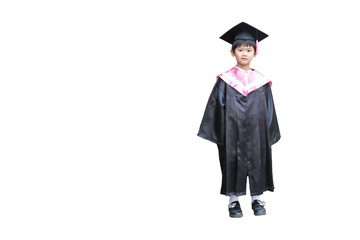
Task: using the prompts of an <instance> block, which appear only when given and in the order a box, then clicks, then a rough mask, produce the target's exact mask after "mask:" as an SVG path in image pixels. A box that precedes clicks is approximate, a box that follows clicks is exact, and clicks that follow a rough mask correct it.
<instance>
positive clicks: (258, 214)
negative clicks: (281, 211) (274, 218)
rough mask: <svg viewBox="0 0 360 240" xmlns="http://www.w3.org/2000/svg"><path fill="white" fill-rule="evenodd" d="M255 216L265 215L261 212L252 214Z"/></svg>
mask: <svg viewBox="0 0 360 240" xmlns="http://www.w3.org/2000/svg"><path fill="white" fill-rule="evenodd" d="M254 215H255V216H263V215H266V212H262V213H254Z"/></svg>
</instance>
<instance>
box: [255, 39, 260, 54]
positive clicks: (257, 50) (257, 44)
mask: <svg viewBox="0 0 360 240" xmlns="http://www.w3.org/2000/svg"><path fill="white" fill-rule="evenodd" d="M255 47H256V52H255V54H256V55H258V53H259V41H258V40H256V45H255Z"/></svg>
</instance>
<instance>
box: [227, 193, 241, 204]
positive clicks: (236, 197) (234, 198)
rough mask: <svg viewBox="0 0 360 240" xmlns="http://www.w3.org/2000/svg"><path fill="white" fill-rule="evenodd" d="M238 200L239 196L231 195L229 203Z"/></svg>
mask: <svg viewBox="0 0 360 240" xmlns="http://www.w3.org/2000/svg"><path fill="white" fill-rule="evenodd" d="M236 201H239V199H238V196H236V195H231V196H230V199H229V203H233V202H236Z"/></svg>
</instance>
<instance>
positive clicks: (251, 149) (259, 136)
mask: <svg viewBox="0 0 360 240" xmlns="http://www.w3.org/2000/svg"><path fill="white" fill-rule="evenodd" d="M198 136H199V137H202V138H204V139H207V140H209V141H212V142H214V143H216V144H217V145H218V149H219V158H220V166H221V171H222V185H221V192H220V193H221V194H224V195H227V196H230V195H237V196H240V195H245V194H246V181H247V177H249V185H250V193H251V196H254V195H260V194H262V193H263V192H264V191H266V190H269V191H273V190H274V183H273V175H272V159H271V145H272V144H274V143H276V142H277V141H278V140H279V139H280V132H279V126H278V122H277V118H276V113H275V107H274V102H273V97H272V93H271V87H270V84H269V83H267V84H265V85H263V86H261V87H260V88H258V89H256V90H254V91H253V92H250V93H249V94H248V95H247V96H246V97H245V96H244V95H242V94H240V93H239V92H238V91H236V90H235V89H234V88H232V87H231V86H229V85H228V84H226V83H225V82H224V81H222V80H221V79H220V78H219V79H218V80H217V82H216V84H215V86H214V88H213V90H212V92H211V95H210V98H209V100H208V103H207V106H206V109H205V113H204V116H203V119H202V122H201V125H200V129H199V133H198Z"/></svg>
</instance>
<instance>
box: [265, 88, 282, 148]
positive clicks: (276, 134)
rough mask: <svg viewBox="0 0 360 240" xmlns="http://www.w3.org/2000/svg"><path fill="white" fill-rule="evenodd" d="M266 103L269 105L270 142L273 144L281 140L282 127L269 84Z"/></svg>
mask: <svg viewBox="0 0 360 240" xmlns="http://www.w3.org/2000/svg"><path fill="white" fill-rule="evenodd" d="M266 105H267V120H268V129H269V134H270V138H269V139H270V143H271V145H273V144H275V143H276V142H277V141H279V140H280V137H281V136H280V129H279V125H278V121H277V117H276V111H275V105H274V100H273V96H272V92H271V87H270V85H269V84H268V86H267V97H266Z"/></svg>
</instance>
